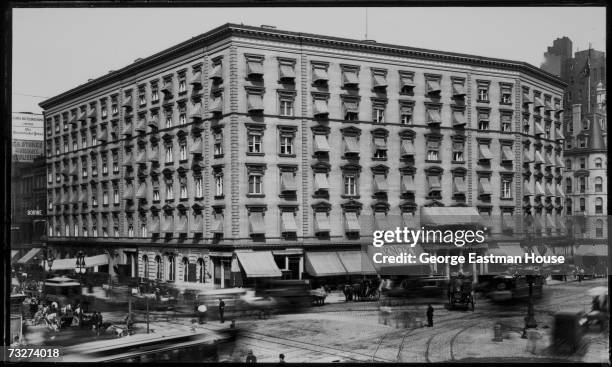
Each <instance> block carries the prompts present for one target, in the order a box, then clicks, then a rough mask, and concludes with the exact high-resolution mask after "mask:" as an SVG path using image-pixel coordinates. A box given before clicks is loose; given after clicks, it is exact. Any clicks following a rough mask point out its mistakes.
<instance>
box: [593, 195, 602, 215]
mask: <svg viewBox="0 0 612 367" xmlns="http://www.w3.org/2000/svg"><path fill="white" fill-rule="evenodd" d="M602 213H603V199H602V198H596V199H595V214H602Z"/></svg>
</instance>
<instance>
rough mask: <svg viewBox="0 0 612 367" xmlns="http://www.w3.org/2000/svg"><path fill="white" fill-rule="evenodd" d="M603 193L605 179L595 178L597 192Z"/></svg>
mask: <svg viewBox="0 0 612 367" xmlns="http://www.w3.org/2000/svg"><path fill="white" fill-rule="evenodd" d="M602 191H603V178H601V177H595V192H602Z"/></svg>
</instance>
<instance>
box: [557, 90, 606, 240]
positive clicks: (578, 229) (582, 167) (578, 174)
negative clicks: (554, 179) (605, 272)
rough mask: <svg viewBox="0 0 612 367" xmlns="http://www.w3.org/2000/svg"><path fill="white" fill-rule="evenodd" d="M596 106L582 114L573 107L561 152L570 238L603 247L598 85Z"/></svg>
mask: <svg viewBox="0 0 612 367" xmlns="http://www.w3.org/2000/svg"><path fill="white" fill-rule="evenodd" d="M598 100H599V105H598V106H597V108H596V109H595V110H594V111H593V112H591V113H586V112H584V111H583V110H582V106H581V105H580V104H575V105H574V106H573V113H572V124H571V126H570V127H569V131H570V132H571V135H569V136H567V142H566V147H565V148H566V149H565V169H566V171H565V174H564V181H565V182H564V186H565V192H566V203H565V206H566V214H567V215H574V216H577V218H575V220H574V224H573V227H574V230H573V237H574V238H575V240H576V241H575V242H576V243H577V244H592V243H601V244H607V238H608V233H607V232H608V231H607V228H608V225H607V215H608V207H607V204H608V191H607V185H608V182H607V180H608V148H607V144H606V143H607V142H606V139H605V138H604V131H606V121H607V119H606V109H605V89H603V86H602V85H601V84H600V85H599V92H598Z"/></svg>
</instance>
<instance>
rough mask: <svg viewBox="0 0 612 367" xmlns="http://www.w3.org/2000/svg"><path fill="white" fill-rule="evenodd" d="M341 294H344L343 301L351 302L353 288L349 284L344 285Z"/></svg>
mask: <svg viewBox="0 0 612 367" xmlns="http://www.w3.org/2000/svg"><path fill="white" fill-rule="evenodd" d="M342 293H344V299H345V301H346V302H349V301H352V300H353V287H352V286H351V285H350V284H345V285H344V287H343V288H342Z"/></svg>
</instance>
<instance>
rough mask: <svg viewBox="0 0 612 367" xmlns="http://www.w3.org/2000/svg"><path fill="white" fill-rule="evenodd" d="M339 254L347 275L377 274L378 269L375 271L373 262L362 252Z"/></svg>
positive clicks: (340, 252) (343, 252) (341, 252)
mask: <svg viewBox="0 0 612 367" xmlns="http://www.w3.org/2000/svg"><path fill="white" fill-rule="evenodd" d="M337 254H338V257H339V258H340V262H342V265H343V266H344V268H345V269H346V272H347V274H349V275H355V274H363V275H372V274H376V269H374V266H373V265H372V262H371V261H370V260H369V259H368V256H367V255H366V254H365V253H362V252H361V251H338V252H337Z"/></svg>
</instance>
